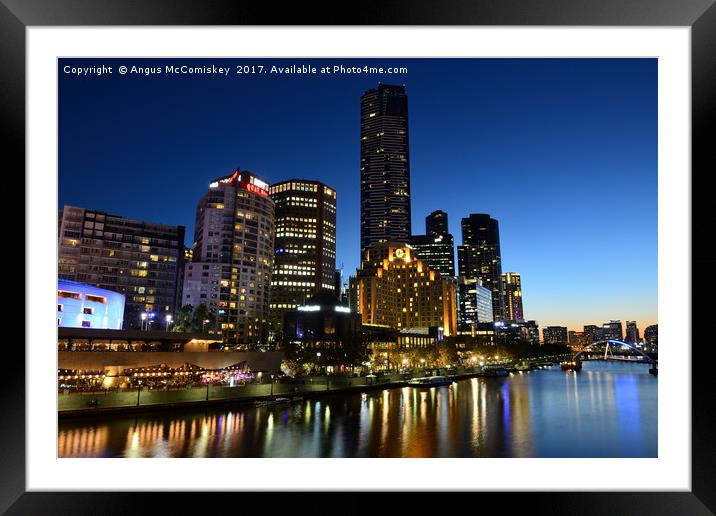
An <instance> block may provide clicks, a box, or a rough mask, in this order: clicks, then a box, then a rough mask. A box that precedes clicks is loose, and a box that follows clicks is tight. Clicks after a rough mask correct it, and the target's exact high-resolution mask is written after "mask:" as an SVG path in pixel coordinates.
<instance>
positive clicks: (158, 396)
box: [58, 369, 483, 417]
mask: <svg viewBox="0 0 716 516" xmlns="http://www.w3.org/2000/svg"><path fill="white" fill-rule="evenodd" d="M482 374H483V373H482V372H481V371H479V370H477V369H475V370H462V371H460V372H459V373H454V374H450V375H448V376H450V377H451V378H453V379H454V380H461V379H465V378H472V377H475V376H480V375H482ZM419 376H425V373H421V374H416V375H398V374H393V375H385V376H382V377H379V378H373V377H339V376H323V377H308V378H302V379H298V380H294V381H292V382H291V383H274V384H273V385H271V384H249V385H243V386H236V387H228V386H211V385H209V386H207V387H188V388H185V389H172V390H159V389H157V390H150V389H143V390H132V391H129V390H127V391H102V392H95V393H72V394H59V396H58V415H59V416H60V417H71V416H85V415H100V414H115V413H130V412H145V411H156V410H163V409H176V408H197V407H206V406H217V405H236V404H246V403H253V402H255V401H261V400H271V399H274V398H277V397H284V398H291V397H302V398H315V397H319V396H326V395H334V394H341V393H354V392H366V391H372V390H382V389H391V388H399V387H405V386H406V385H408V380H410V379H411V378H413V377H419Z"/></svg>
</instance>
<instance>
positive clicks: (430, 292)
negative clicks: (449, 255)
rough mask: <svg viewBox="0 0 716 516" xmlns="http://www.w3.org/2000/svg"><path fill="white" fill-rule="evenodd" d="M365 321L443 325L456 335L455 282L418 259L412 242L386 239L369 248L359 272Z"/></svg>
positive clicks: (402, 326) (403, 325)
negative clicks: (406, 243)
mask: <svg viewBox="0 0 716 516" xmlns="http://www.w3.org/2000/svg"><path fill="white" fill-rule="evenodd" d="M356 281H357V283H358V306H359V310H358V311H359V312H360V314H361V316H362V321H363V324H379V325H384V326H388V327H390V328H394V329H397V330H404V329H410V328H427V327H431V326H435V327H442V328H443V332H444V335H445V336H451V335H455V334H456V327H457V324H456V310H455V304H456V299H455V285H454V283H453V282H452V281H450V280H448V279H447V278H444V277H442V276H440V274H438V273H437V272H435V271H433V270H431V269H430V268H429V267H428V266H427V264H426V263H425V262H423V261H422V260H420V259H418V258H416V257H415V256H414V254H413V249H412V248H411V247H410V246H409V245H405V244H402V243H399V242H383V243H380V244H377V245H375V246H373V247H371V248H369V249H368V250H367V251H366V253H365V256H364V259H363V261H362V262H361V268H360V269H358V271H356Z"/></svg>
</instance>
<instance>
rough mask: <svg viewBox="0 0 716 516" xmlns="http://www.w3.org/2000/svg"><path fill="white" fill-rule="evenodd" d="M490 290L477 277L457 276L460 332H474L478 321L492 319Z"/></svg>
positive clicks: (489, 321)
mask: <svg viewBox="0 0 716 516" xmlns="http://www.w3.org/2000/svg"><path fill="white" fill-rule="evenodd" d="M492 308H493V304H492V291H491V290H490V289H488V288H485V287H484V286H483V285H482V280H480V279H477V278H465V277H464V276H460V277H459V278H458V318H459V321H458V322H459V330H460V333H461V334H474V330H475V328H476V325H477V324H479V323H491V322H493V321H494V317H493V313H492Z"/></svg>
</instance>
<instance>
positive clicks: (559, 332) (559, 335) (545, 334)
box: [542, 326, 569, 344]
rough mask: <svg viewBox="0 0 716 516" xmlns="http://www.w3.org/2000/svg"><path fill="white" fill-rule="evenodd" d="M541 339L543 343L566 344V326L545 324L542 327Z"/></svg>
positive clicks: (567, 338) (567, 339)
mask: <svg viewBox="0 0 716 516" xmlns="http://www.w3.org/2000/svg"><path fill="white" fill-rule="evenodd" d="M542 341H543V342H544V344H567V343H568V341H569V337H568V335H567V328H565V327H564V326H547V327H546V328H543V329H542Z"/></svg>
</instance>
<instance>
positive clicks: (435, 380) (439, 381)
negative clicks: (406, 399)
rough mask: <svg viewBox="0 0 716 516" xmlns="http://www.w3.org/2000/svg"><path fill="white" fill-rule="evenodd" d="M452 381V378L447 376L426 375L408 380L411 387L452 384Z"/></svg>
mask: <svg viewBox="0 0 716 516" xmlns="http://www.w3.org/2000/svg"><path fill="white" fill-rule="evenodd" d="M451 383H452V380H451V379H450V378H448V377H447V376H425V377H422V378H412V379H410V380H408V385H410V386H411V387H440V386H441V385H450V384H451Z"/></svg>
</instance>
